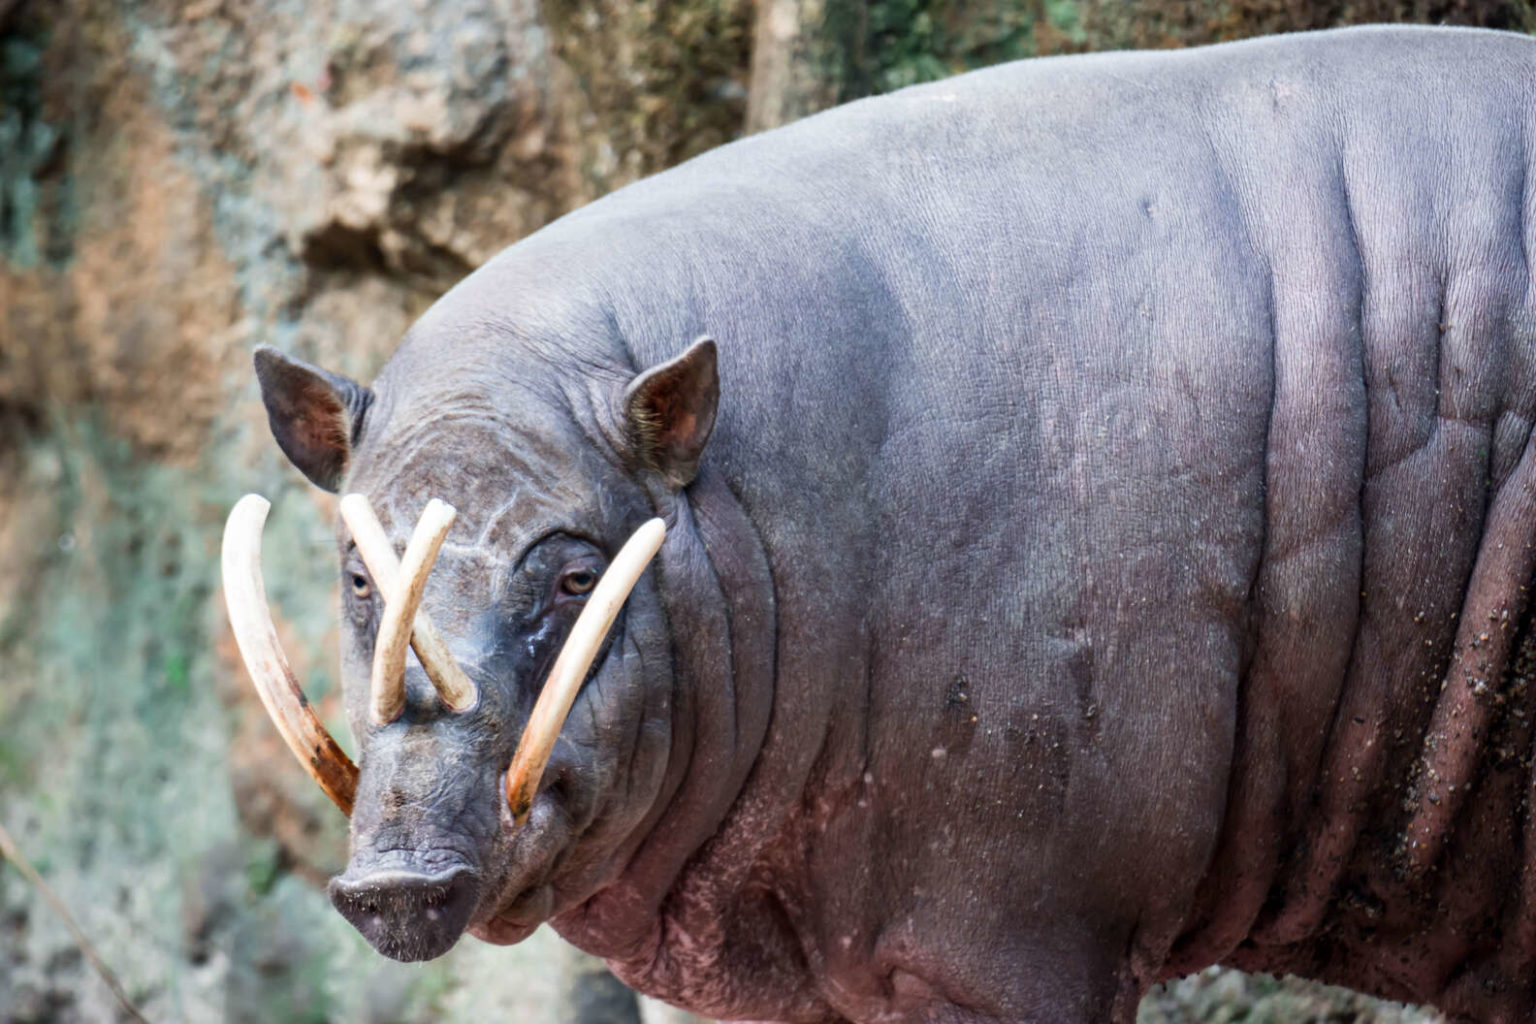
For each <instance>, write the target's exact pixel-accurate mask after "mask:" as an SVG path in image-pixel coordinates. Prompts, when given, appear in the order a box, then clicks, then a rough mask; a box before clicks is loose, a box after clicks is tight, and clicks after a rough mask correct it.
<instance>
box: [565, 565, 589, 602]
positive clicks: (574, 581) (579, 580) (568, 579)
mask: <svg viewBox="0 0 1536 1024" xmlns="http://www.w3.org/2000/svg"><path fill="white" fill-rule="evenodd" d="M595 586H597V573H595V572H593V571H592V570H591V569H574V570H572V571H571V572H568V573H566V574H565V575H564V576H562V577H561V578H560V589H561V590H562V591H563V592H565V593H567V594H572V595H575V596H577V597H580V596H581V595H582V594H586V593H590V592H591V590H592V588H593V587H595Z"/></svg>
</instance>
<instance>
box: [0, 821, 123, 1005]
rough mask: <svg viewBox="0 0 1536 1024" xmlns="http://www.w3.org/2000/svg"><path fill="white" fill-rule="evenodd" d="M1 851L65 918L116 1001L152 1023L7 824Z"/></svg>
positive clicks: (0, 829) (1, 835) (0, 838)
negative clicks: (23, 849)
mask: <svg viewBox="0 0 1536 1024" xmlns="http://www.w3.org/2000/svg"><path fill="white" fill-rule="evenodd" d="M0 854H4V855H5V859H6V860H8V861H10V862H11V863H12V864H14V865H15V866H16V870H17V871H19V872H21V877H22V878H25V879H26V880H27V882H28V884H30V885H31V886H32V888H34V889H36V890H37V891H38V892H39V893H40V894H41V895H42V897H43V899H44V900H46V901H47V903H48V905H49V906H50V907H52V908H53V912H54V913H55V914H58V915H59V918H60V920H62V921H63V922H64V927H66V928H68V929H69V934H70V935H72V936H73V937H74V940H75V945H77V946H79V947H80V952H81V953H83V954H84V955H85V959H86V960H87V961H89V962H90V965H91V967H92V968H94V969H95V971H96V973H97V974H98V975H100V976H101V980H102V981H104V982H106V984H107V988H109V989H111V990H112V994H113V995H114V996H116V997H117V1001H118V1002H119V1003H121V1004H122V1006H123V1009H124V1010H125V1011H127V1013H128V1016H130V1017H132V1018H133V1019H134V1020H137V1021H143V1024H149V1022H148V1020H146V1019H145V1017H144V1015H143V1014H142V1013H140V1012H139V1008H138V1007H137V1006H134V1005H133V1003H132V1002H131V1001H130V1000H129V999H128V993H126V992H124V991H123V986H122V985H121V984H119V983H118V980H117V975H115V974H113V973H112V970H111V968H109V967H108V966H107V965H106V962H105V961H103V960H102V959H101V955H100V954H99V953H97V952H96V947H95V946H93V945H91V940H90V939H87V938H86V937H85V932H83V931H81V930H80V926H79V925H78V924H76V923H75V919H74V916H73V915H71V914H70V912H69V908H68V907H66V906H65V905H64V901H63V900H61V899H59V896H58V894H57V893H55V892H54V891H53V888H52V887H51V886H49V884H48V883H47V882H45V881H43V876H42V875H40V874H38V873H37V869H36V868H34V867H33V866H32V862H31V861H29V860H27V858H26V857H23V856H22V854H21V850H20V848H18V847H17V845H16V840H14V839H12V838H11V834H10V833H9V832H7V831H6V830H5V827H4V826H0Z"/></svg>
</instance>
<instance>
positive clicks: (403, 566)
mask: <svg viewBox="0 0 1536 1024" xmlns="http://www.w3.org/2000/svg"><path fill="white" fill-rule="evenodd" d="M457 515H458V513H457V512H455V511H454V509H453V506H452V505H449V504H447V503H445V502H441V501H438V500H437V499H436V498H433V499H432V500H431V501H429V502H427V507H426V509H425V510H423V511H422V513H421V518H420V519H418V520H417V521H416V529H415V530H413V531H412V532H411V540H410V543H408V544H406V546H405V554H404V555H402V556H401V558H400V571H399V573H398V574H397V576H396V579H395V585H394V588H393V589H392V590H387V591H385V593H384V618H383V619H382V621H380V623H379V636H378V639H377V640H376V641H375V642H374V652H373V683H372V688H371V691H370V692H371V696H372V701H371V708H370V711H371V714H372V715H373V721H374V724H375V725H387V724H389V723H390V722H393V721H394V720H395V719H397V718H399V717H400V713H401V712H402V711H404V710H405V652H406V649H407V648H409V647H410V645H411V634H412V633H413V632H415V630H414V625H415V620H416V612H417V610H418V609H419V608H420V607H421V595H422V594H423V593H424V592H425V591H426V589H427V577H428V576H429V575H430V574H431V572H432V563H433V562H435V561H437V553H438V551H440V550H441V549H442V546H443V540H444V539H445V538H446V537H447V536H448V530H449V528H450V527H452V526H453V520H454V518H455V517H456V516H457Z"/></svg>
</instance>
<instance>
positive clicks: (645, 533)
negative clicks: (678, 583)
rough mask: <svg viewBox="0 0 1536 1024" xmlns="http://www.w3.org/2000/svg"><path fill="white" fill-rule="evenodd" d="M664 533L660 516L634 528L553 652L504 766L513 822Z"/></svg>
mask: <svg viewBox="0 0 1536 1024" xmlns="http://www.w3.org/2000/svg"><path fill="white" fill-rule="evenodd" d="M666 535H667V528H666V525H665V524H664V523H662V521H661V520H660V519H652V520H650V521H649V522H647V523H645V524H644V525H642V526H641V527H640V528H639V529H638V530H636V531H635V533H634V535H633V536H632V537H630V538H629V540H628V541H627V542H626V543H625V544H624V547H623V548H621V549H620V550H619V553H618V555H617V556H616V557H615V558H614V560H613V563H612V564H611V565H609V566H608V570H607V571H606V572H604V573H603V578H602V579H601V580H599V581H598V583H597V588H596V589H595V590H593V591H592V596H591V597H589V598H587V606H586V607H585V608H583V609H582V610H581V615H580V616H578V617H577V619H576V624H575V625H574V626H572V627H571V635H570V636H569V637H567V638H566V641H565V646H564V647H562V648H561V649H560V653H559V655H558V656H556V658H555V664H554V666H553V667H552V668H551V669H550V670H549V678H548V679H546V680H545V681H544V688H543V690H541V691H540V692H539V699H538V701H537V703H535V704H534V706H533V714H531V715H529V716H528V725H527V726H526V727H525V728H524V729H523V736H522V739H521V740H519V741H518V744H517V753H515V754H514V755H513V756H512V766H511V767H510V768H508V769H507V803H508V805H510V807H511V809H512V820H513V821H514V822H516V823H517V824H519V825H521V824H523V822H525V821H527V820H528V812H529V811H530V810H532V808H533V797H534V794H535V793H537V792H538V789H539V780H540V779H541V778H542V777H543V775H544V768H545V766H546V765H548V764H549V755H550V753H551V752H552V751H553V750H554V749H555V740H556V739H557V738H558V737H559V735H560V730H561V729H563V728H564V727H565V718H566V716H567V715H569V714H570V712H571V705H572V704H573V703H575V701H576V694H577V693H578V692H579V691H580V690H581V684H582V683H583V682H585V681H586V678H587V671H588V669H590V668H591V667H592V659H593V658H595V657H597V649H598V648H599V647H601V646H602V644H603V638H604V637H606V636H607V635H608V629H609V627H611V626H612V625H613V620H614V619H615V618H617V617H618V614H619V609H620V608H622V607H623V606H624V601H625V599H626V598H628V597H629V592H630V591H631V590H633V589H634V587H635V584H636V583H637V582H638V581H639V579H640V576H641V574H642V573H644V572H645V568H646V566H648V565H650V564H651V559H653V558H655V557H656V552H657V551H659V550H660V549H661V542H662V540H664V539H665V538H666Z"/></svg>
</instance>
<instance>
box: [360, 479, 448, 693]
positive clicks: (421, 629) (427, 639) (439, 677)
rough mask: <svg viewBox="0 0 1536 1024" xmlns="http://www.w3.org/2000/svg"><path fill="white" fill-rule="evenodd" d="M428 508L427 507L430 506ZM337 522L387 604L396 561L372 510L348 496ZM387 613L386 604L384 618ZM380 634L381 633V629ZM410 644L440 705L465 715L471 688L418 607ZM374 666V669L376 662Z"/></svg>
mask: <svg viewBox="0 0 1536 1024" xmlns="http://www.w3.org/2000/svg"><path fill="white" fill-rule="evenodd" d="M438 504H443V503H442V502H439V503H438ZM428 507H429V508H430V507H431V506H430V503H429V505H428ZM444 507H445V508H448V507H449V506H446V505H444ZM423 514H425V513H423ZM341 518H342V521H343V522H345V523H346V524H347V529H348V530H350V531H352V539H353V540H354V541H356V543H357V550H358V552H359V553H360V554H361V555H362V556H363V562H364V563H366V564H367V566H368V571H369V572H370V573H372V574H373V581H374V582H375V583H376V584H378V586H379V591H380V593H382V594H383V595H384V598H385V601H386V602H389V601H391V599H392V597H391V595H393V594H395V593H397V592H398V590H399V586H400V576H401V572H400V560H399V559H398V558H397V557H396V556H395V546H394V545H393V544H392V543H390V540H389V535H388V534H386V533H385V532H384V527H383V525H381V524H380V523H379V517H378V516H376V515H374V512H373V506H372V505H370V504H368V499H367V498H365V497H363V496H362V495H361V494H348V495H347V496H346V497H344V498H342V499H341ZM412 539H413V540H414V535H413V538H412ZM433 554H434V555H435V554H436V552H435V551H434V552H433ZM388 612H389V608H388V604H386V606H385V614H386V615H387V614H388ZM380 633H381V634H382V633H383V630H382V628H381V629H380ZM410 640H411V647H412V648H414V649H415V651H416V657H417V658H419V659H421V667H422V668H423V669H425V670H426V673H427V678H428V679H430V680H432V685H433V686H435V687H437V692H438V694H439V695H440V696H441V697H442V698H443V703H445V704H447V705H448V707H449V708H450V709H451V710H453V711H467V710H468V709H470V708H472V707H474V705H475V701H476V700H478V699H479V693H478V691H476V689H475V684H474V683H473V682H471V681H470V679H469V676H467V675H465V674H464V670H463V669H462V668H460V667H459V663H458V662H457V661H455V660H454V658H453V654H452V653H450V652H449V650H448V645H447V644H446V643H444V642H443V638H442V636H441V635H439V634H438V632H437V628H436V627H435V626H433V625H432V620H431V619H430V618H428V617H427V613H426V612H424V611H422V610H421V609H420V608H419V607H418V608H416V609H415V611H414V615H413V616H412V629H411V638H410ZM374 664H375V667H377V664H378V662H377V659H375V662H374ZM402 665H403V663H402ZM375 692H377V691H375Z"/></svg>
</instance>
